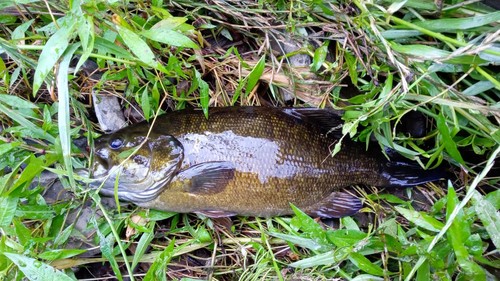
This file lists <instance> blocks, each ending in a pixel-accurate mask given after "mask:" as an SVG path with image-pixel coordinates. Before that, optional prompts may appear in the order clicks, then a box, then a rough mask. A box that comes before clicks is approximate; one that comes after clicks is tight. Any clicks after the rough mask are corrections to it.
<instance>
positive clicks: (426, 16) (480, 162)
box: [0, 0, 500, 280]
mask: <svg viewBox="0 0 500 281" xmlns="http://www.w3.org/2000/svg"><path fill="white" fill-rule="evenodd" d="M471 2H473V1H467V2H462V1H457V0H447V1H443V5H442V7H437V6H436V4H435V2H434V1H430V0H418V1H417V0H408V1H402V2H397V1H392V0H382V1H376V2H375V4H373V3H368V2H365V1H361V0H353V1H338V2H337V1H327V0H324V1H212V2H211V3H210V4H207V2H206V1H199V2H194V1H162V0H153V1H133V0H130V1H104V0H94V1H85V0H80V1H77V0H74V1H68V2H66V1H38V0H31V1H17V0H11V1H3V2H2V3H0V24H1V25H0V34H1V35H0V53H2V57H1V59H0V77H1V79H0V122H1V123H0V124H1V126H2V130H1V131H0V176H1V177H0V280H21V279H22V278H23V277H26V278H28V279H31V280H73V279H75V278H77V277H79V278H87V279H90V278H92V274H93V275H94V277H96V278H99V279H101V278H105V277H113V276H114V277H116V278H117V279H119V280H123V279H124V278H126V277H127V278H130V279H132V280H165V279H182V278H184V280H190V278H192V279H208V278H212V279H213V280H235V279H241V280H262V279H276V280H291V279H293V278H297V279H300V280H324V279H346V280H496V279H495V276H498V275H499V272H500V265H499V264H500V262H499V260H500V259H499V252H498V249H499V246H500V215H499V212H498V209H499V208H500V193H499V188H498V187H499V185H498V181H499V179H500V177H499V175H498V168H496V167H495V166H494V161H495V160H496V159H497V158H498V153H499V150H500V148H499V147H500V146H499V144H500V130H499V120H500V108H499V101H500V75H499V74H498V73H499V72H498V64H499V63H500V45H499V43H498V40H499V38H500V32H499V31H498V27H499V24H500V12H498V11H494V10H492V9H490V8H488V7H487V6H484V5H481V4H480V3H477V2H476V3H471ZM283 38H292V39H293V42H295V43H296V44H297V46H298V47H297V48H296V49H295V50H293V51H286V52H285V51H284V50H282V49H280V47H277V46H276V42H277V41H282V40H283ZM281 48H282V47H281ZM4 55H6V56H4ZM293 55H305V56H308V57H309V58H310V64H309V65H306V66H296V65H295V66H294V65H292V64H291V63H289V61H290V60H293V58H292V56H293ZM74 58H76V59H74ZM87 60H92V61H95V62H96V63H97V65H98V69H99V70H100V71H101V74H102V75H100V76H99V75H97V76H95V75H94V76H92V73H89V72H91V71H92V70H93V69H92V68H91V67H90V68H89V67H88V65H87V64H86V63H85V62H86V61H87ZM285 90H287V91H288V93H291V94H292V99H290V100H287V99H285V96H286V95H285V94H283V93H284V91H285ZM92 91H94V92H99V93H103V94H111V95H116V96H118V97H120V99H121V101H122V104H123V107H124V109H125V110H124V112H125V114H126V116H127V117H128V118H131V119H132V120H135V119H137V118H138V117H137V116H138V114H137V112H139V115H140V116H139V118H145V119H151V118H153V117H154V116H155V115H156V114H160V113H163V112H165V111H167V110H172V109H181V108H184V107H187V106H195V107H202V108H203V109H205V110H206V109H207V108H208V107H209V106H228V105H276V106H303V105H306V106H318V107H334V108H337V109H343V110H344V111H345V114H344V117H343V118H344V120H345V124H344V126H343V127H342V130H343V133H344V134H345V137H351V138H354V139H356V140H357V141H359V142H366V143H367V144H368V141H369V140H370V139H376V140H377V141H378V143H379V144H380V145H381V147H384V146H388V147H392V148H393V149H395V150H396V151H398V152H399V153H401V154H402V155H404V156H406V157H408V158H410V159H414V160H416V161H418V162H419V163H421V165H422V166H425V167H435V166H438V165H440V164H441V163H443V162H445V163H451V164H452V165H453V167H454V168H455V169H454V170H455V173H456V177H455V178H453V179H451V180H450V181H449V182H448V183H447V184H445V185H444V186H437V185H435V184H429V185H426V186H422V187H418V188H415V189H408V190H403V191H396V192H394V191H388V192H386V191H384V190H379V189H376V188H369V189H368V190H367V189H359V188H357V187H356V188H355V190H356V191H357V192H358V193H359V194H360V196H362V197H364V198H365V203H366V204H365V208H363V210H362V214H359V215H356V216H354V217H352V218H351V217H347V218H342V219H340V220H333V221H325V222H320V221H316V220H313V219H312V218H309V217H308V216H307V215H305V214H303V213H302V212H301V211H300V210H295V211H296V214H295V216H293V217H282V218H271V219H263V218H246V217H237V218H234V219H233V220H232V221H228V220H213V219H208V218H205V217H200V216H196V215H186V214H171V213H164V212H158V211H154V210H144V209H140V208H137V207H135V206H132V205H123V206H121V207H119V208H118V207H116V206H115V207H113V202H109V201H113V199H111V200H108V199H105V198H100V196H99V195H98V194H96V193H95V192H94V191H92V190H88V189H87V188H86V187H85V185H84V183H82V179H81V178H80V177H79V176H78V175H77V174H76V173H74V172H73V170H74V169H78V168H85V167H87V165H88V163H89V161H88V158H87V157H86V155H85V153H84V152H82V151H80V150H79V149H78V148H77V147H75V146H74V145H73V144H72V140H75V139H77V138H79V137H82V136H83V137H87V138H88V140H89V144H90V145H91V144H92V140H93V138H94V137H96V136H97V134H98V133H99V131H98V128H99V127H98V125H97V124H96V122H95V121H96V120H95V118H94V117H93V116H94V115H93V114H94V113H93V105H92V100H91V99H92V96H91V92H92ZM413 111H418V112H420V113H421V114H423V115H424V116H425V117H426V118H427V120H428V123H429V124H430V125H429V130H428V132H426V134H425V135H424V136H420V137H411V136H409V135H408V134H405V133H403V132H402V130H400V129H399V128H400V126H401V125H400V121H401V120H402V119H404V118H405V116H406V115H407V114H410V113H411V112H413ZM205 112H206V111H205ZM371 145H373V144H371ZM336 148H337V149H341V144H338V145H337V146H336ZM495 169H496V170H495ZM495 171H496V174H495ZM47 175H54V177H55V176H56V177H57V178H58V179H59V180H60V184H61V185H62V188H61V190H59V192H60V194H59V195H61V199H60V200H55V201H54V200H48V199H47V198H48V197H47V196H46V195H44V194H45V190H46V189H47V187H48V186H49V185H48V184H47V183H46V181H45V182H43V181H40V182H41V183H39V184H37V182H38V180H39V179H41V178H42V179H46V177H47ZM63 191H66V193H65V192H63ZM368 191H369V192H368ZM391 193H395V194H391ZM64 194H65V195H66V196H64ZM89 210H90V212H91V215H90V216H89V217H88V218H89V220H88V222H87V221H86V222H85V223H84V226H83V227H82V226H81V225H79V223H78V222H79V221H78V218H79V217H85V216H86V212H88V211H89ZM82 241H83V242H82ZM82 243H83V244H82ZM88 272H90V273H88Z"/></svg>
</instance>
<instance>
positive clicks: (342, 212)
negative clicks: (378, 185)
mask: <svg viewBox="0 0 500 281" xmlns="http://www.w3.org/2000/svg"><path fill="white" fill-rule="evenodd" d="M362 207H363V204H362V203H361V200H359V198H357V197H355V196H353V195H351V194H349V193H347V192H332V194H330V195H329V196H328V197H326V198H325V199H323V200H321V201H320V202H318V203H316V204H314V205H313V206H311V207H308V208H305V209H304V211H305V212H306V213H308V214H309V215H311V216H316V217H322V218H341V217H346V216H351V215H354V214H356V213H357V212H358V211H359V210H360V209H361V208H362Z"/></svg>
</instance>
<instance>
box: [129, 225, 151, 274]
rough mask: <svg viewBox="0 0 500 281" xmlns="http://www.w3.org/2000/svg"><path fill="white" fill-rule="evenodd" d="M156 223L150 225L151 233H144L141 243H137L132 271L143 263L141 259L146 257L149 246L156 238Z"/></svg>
mask: <svg viewBox="0 0 500 281" xmlns="http://www.w3.org/2000/svg"><path fill="white" fill-rule="evenodd" d="M154 226H155V224H154V223H151V224H150V227H149V231H148V232H144V233H143V234H142V235H141V238H140V239H139V242H138V243H137V248H136V251H135V253H134V258H133V259H132V269H134V268H135V267H136V266H137V264H139V262H140V261H141V258H142V257H143V256H144V253H146V250H147V249H148V247H149V244H150V243H151V241H152V240H153V238H155V232H154Z"/></svg>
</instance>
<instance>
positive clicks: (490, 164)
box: [405, 146, 500, 281]
mask: <svg viewBox="0 0 500 281" xmlns="http://www.w3.org/2000/svg"><path fill="white" fill-rule="evenodd" d="M498 153H500V146H498V147H497V149H496V150H495V151H494V152H493V153H492V154H491V156H490V158H488V161H487V163H486V166H485V167H484V169H483V171H481V173H480V174H479V175H478V176H477V177H475V178H474V181H473V182H472V184H471V185H470V186H469V190H467V194H466V195H465V197H464V199H463V200H462V202H460V205H458V206H457V207H455V209H454V210H453V212H452V213H451V215H450V217H449V219H448V220H447V221H446V224H445V225H444V227H443V228H442V229H441V231H439V233H438V234H437V235H436V236H434V239H433V240H432V242H431V243H430V244H429V247H428V248H427V253H430V252H431V251H432V249H433V248H434V246H436V244H437V242H438V241H439V240H440V239H441V238H442V237H443V236H444V235H445V234H446V231H448V229H449V228H450V226H451V224H452V223H453V221H454V220H455V218H456V217H457V215H458V213H459V212H460V211H461V210H462V209H463V208H464V207H465V205H467V203H468V202H469V201H470V199H471V198H472V196H473V195H474V191H475V190H476V187H477V185H478V184H479V182H480V181H482V180H483V179H484V178H485V177H486V175H487V174H488V172H489V171H490V170H491V168H492V167H493V165H494V162H495V159H496V158H497V155H498ZM426 259H427V256H424V255H422V256H420V259H419V260H418V261H417V263H416V264H415V266H414V267H413V268H412V270H411V271H410V273H409V274H408V276H407V277H406V279H405V281H410V280H412V277H413V275H415V273H416V272H417V270H418V269H419V268H420V266H422V264H423V263H424V262H425V261H426Z"/></svg>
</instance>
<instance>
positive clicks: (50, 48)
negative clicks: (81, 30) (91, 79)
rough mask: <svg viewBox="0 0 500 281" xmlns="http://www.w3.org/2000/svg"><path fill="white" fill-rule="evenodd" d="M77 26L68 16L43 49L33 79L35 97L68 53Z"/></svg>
mask: <svg viewBox="0 0 500 281" xmlns="http://www.w3.org/2000/svg"><path fill="white" fill-rule="evenodd" d="M75 26H76V21H74V20H73V19H72V17H71V15H68V16H67V18H66V20H64V21H63V24H62V25H61V28H60V29H59V30H58V31H57V32H56V33H54V35H52V36H51V37H50V38H49V40H48V41H47V43H46V44H45V46H44V47H43V50H42V53H41V54H40V58H39V59H38V64H37V67H36V70H35V76H34V78H33V96H35V95H36V93H37V92H38V89H40V87H41V86H42V83H43V81H44V80H45V78H46V77H47V75H48V74H49V72H50V71H51V70H52V68H53V67H54V65H55V64H56V62H57V61H58V60H59V58H60V57H61V56H62V54H63V53H64V51H66V48H67V47H68V45H69V41H70V39H71V38H72V37H73V36H74V30H75Z"/></svg>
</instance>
